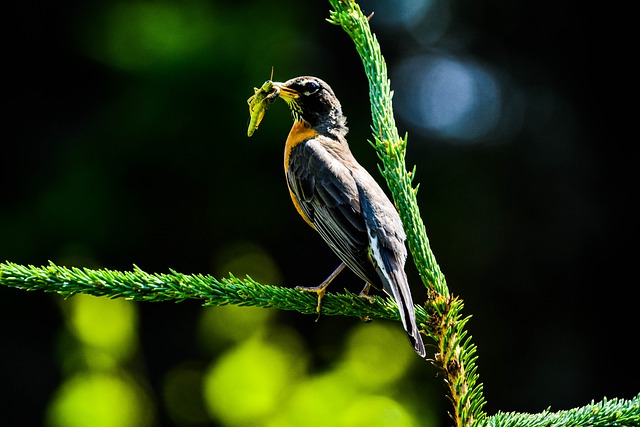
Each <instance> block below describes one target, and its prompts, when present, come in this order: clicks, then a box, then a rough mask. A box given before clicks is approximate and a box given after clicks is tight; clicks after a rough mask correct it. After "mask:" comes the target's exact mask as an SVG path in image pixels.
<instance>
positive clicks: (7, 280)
mask: <svg viewBox="0 0 640 427" xmlns="http://www.w3.org/2000/svg"><path fill="white" fill-rule="evenodd" d="M0 285H3V286H8V287H13V288H18V289H23V290H27V291H45V292H52V293H57V294H59V295H62V296H64V297H71V296H73V295H75V294H87V295H93V296H102V297H107V298H125V299H127V300H131V301H139V302H143V301H145V302H161V301H173V302H180V301H183V300H187V299H193V300H197V301H200V302H201V303H202V305H205V306H223V305H237V306H254V307H264V308H276V309H279V310H294V311H298V312H300V313H303V314H316V313H317V312H316V306H317V303H318V300H317V296H316V295H315V294H310V293H309V292H304V291H300V290H296V289H293V288H285V287H281V286H274V285H263V284H260V283H258V282H256V281H255V280H253V279H251V278H250V277H248V276H247V277H246V278H244V279H242V278H238V277H235V276H233V275H230V276H229V277H228V278H223V279H216V278H214V277H211V276H208V275H202V274H193V275H188V274H182V273H179V272H177V271H174V270H170V272H169V273H161V274H158V273H147V272H145V271H143V270H142V269H140V268H139V267H137V266H134V268H133V270H131V271H117V270H108V269H99V270H92V269H89V268H77V267H72V268H68V267H61V266H58V265H56V264H54V263H53V262H50V263H49V265H47V266H42V267H36V266H33V265H28V266H25V265H19V264H15V263H11V262H6V263H0ZM322 314H323V315H328V316H337V315H341V316H357V317H370V318H372V319H389V320H394V321H397V320H399V317H398V309H397V307H396V305H395V303H394V302H393V301H391V300H390V299H383V298H381V297H378V296H374V297H373V302H370V301H369V300H367V299H366V298H361V297H359V296H358V295H357V294H353V293H350V292H345V293H344V294H338V293H332V292H329V293H327V295H326V296H325V298H324V299H323V300H322ZM416 315H417V318H418V322H420V323H424V322H425V321H426V319H427V314H426V311H425V310H424V308H422V307H416Z"/></svg>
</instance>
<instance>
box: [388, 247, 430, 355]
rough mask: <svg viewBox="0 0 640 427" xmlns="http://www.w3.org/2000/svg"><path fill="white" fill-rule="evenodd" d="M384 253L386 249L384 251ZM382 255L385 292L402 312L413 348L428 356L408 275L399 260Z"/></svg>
mask: <svg viewBox="0 0 640 427" xmlns="http://www.w3.org/2000/svg"><path fill="white" fill-rule="evenodd" d="M383 251H384V249H383ZM380 255H382V256H381V258H382V261H383V265H378V267H384V268H380V270H379V275H380V276H381V278H382V281H383V283H384V290H385V292H386V293H387V294H389V296H390V297H392V298H393V299H394V300H395V302H396V304H397V305H398V311H399V312H400V319H401V320H402V325H403V326H404V330H405V331H407V334H408V335H409V340H410V341H411V344H413V348H414V349H415V351H416V353H418V354H419V355H420V357H425V356H426V354H427V353H426V350H425V348H424V343H423V342H422V337H421V336H420V330H419V329H418V325H417V324H416V313H415V308H414V306H413V298H411V289H410V288H409V282H408V280H407V275H406V273H405V272H404V266H402V265H400V264H399V263H398V260H397V259H395V257H393V256H386V254H380Z"/></svg>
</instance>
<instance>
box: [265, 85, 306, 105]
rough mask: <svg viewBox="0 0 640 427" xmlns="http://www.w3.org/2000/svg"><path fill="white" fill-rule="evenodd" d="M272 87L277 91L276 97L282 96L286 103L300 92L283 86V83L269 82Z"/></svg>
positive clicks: (297, 96)
mask: <svg viewBox="0 0 640 427" xmlns="http://www.w3.org/2000/svg"><path fill="white" fill-rule="evenodd" d="M271 84H272V85H273V87H274V89H275V90H276V91H277V92H278V95H276V96H278V97H280V98H282V99H283V100H284V101H285V102H286V103H287V104H288V103H290V102H291V101H293V100H295V99H298V98H300V94H299V93H298V92H296V91H295V90H293V89H289V88H288V87H286V86H284V83H279V82H271Z"/></svg>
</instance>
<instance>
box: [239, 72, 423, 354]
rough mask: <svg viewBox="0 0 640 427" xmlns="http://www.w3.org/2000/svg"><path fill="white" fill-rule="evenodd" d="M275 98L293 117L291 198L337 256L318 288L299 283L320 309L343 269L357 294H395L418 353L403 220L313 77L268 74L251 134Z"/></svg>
mask: <svg viewBox="0 0 640 427" xmlns="http://www.w3.org/2000/svg"><path fill="white" fill-rule="evenodd" d="M276 97H280V98H282V99H283V100H284V101H286V102H287V104H288V105H289V107H290V109H291V113H292V115H293V121H294V123H293V127H292V128H291V131H290V132H289V136H288V137H287V141H286V144H285V151H284V171H285V175H286V178H287V184H288V186H289V193H290V194H291V200H292V201H293V204H294V206H295V208H296V210H297V211H298V213H299V214H300V215H301V216H302V218H303V219H304V220H305V221H306V222H307V224H309V225H310V226H311V227H312V228H313V229H314V230H316V231H317V232H318V233H319V234H320V236H321V237H322V238H323V239H324V241H325V242H326V243H327V244H328V245H329V247H330V248H331V249H332V250H333V251H334V252H335V254H336V255H337V256H338V258H340V260H341V261H342V262H341V264H340V265H339V266H338V268H337V269H336V270H335V271H334V272H333V273H332V274H331V275H330V276H329V277H328V278H327V279H326V280H325V281H324V282H322V283H321V284H320V285H319V286H316V287H311V288H307V287H305V288H302V287H299V288H300V289H304V290H307V291H312V292H316V293H318V309H320V303H321V300H322V297H323V296H324V294H325V292H326V288H327V286H328V285H329V284H330V283H331V281H332V280H333V279H334V278H335V277H336V276H337V275H338V274H339V273H340V272H341V271H342V270H343V269H344V267H345V266H347V267H349V268H350V269H351V270H352V271H353V272H354V273H355V274H356V275H358V276H359V277H360V278H361V279H363V280H364V281H365V287H364V289H363V290H362V292H361V295H362V296H367V295H368V292H369V289H370V287H371V286H373V287H375V288H377V289H383V290H384V291H385V292H386V293H387V294H388V295H389V296H390V297H391V298H393V299H394V300H395V302H396V304H397V305H398V310H399V312H400V318H401V320H402V324H403V326H404V329H405V330H406V331H407V334H408V335H409V339H410V340H411V343H412V344H413V347H414V349H415V351H416V352H417V353H418V354H419V355H420V356H422V357H424V356H425V354H426V353H425V348H424V344H423V342H422V338H421V337H420V332H419V330H418V327H417V325H416V317H415V311H414V306H413V300H412V298H411V290H410V288H409V283H408V281H407V275H406V274H405V271H404V265H405V261H406V259H407V250H406V247H405V239H406V236H405V233H404V230H403V228H402V222H401V221H400V216H399V215H398V212H397V211H396V209H395V207H394V205H393V204H392V203H391V201H390V200H389V198H388V197H387V196H386V195H385V193H384V191H382V188H380V186H379V185H378V183H377V182H376V181H375V180H374V179H373V177H372V176H371V175H370V174H369V173H368V172H367V171H366V170H365V169H364V168H363V167H362V166H361V165H360V164H359V163H358V162H357V161H356V159H355V158H354V157H353V154H352V153H351V150H350V149H349V145H348V144H347V140H346V134H347V131H348V129H347V126H346V117H345V116H344V115H343V114H342V107H341V106H340V102H339V101H338V99H337V98H336V96H335V94H334V93H333V90H332V89H331V87H330V86H329V85H328V84H327V83H325V82H324V81H322V80H320V79H319V78H317V77H309V76H305V77H296V78H293V79H291V80H288V81H286V82H284V83H278V82H272V81H271V80H268V81H267V82H265V84H264V85H263V87H262V88H261V89H260V90H258V89H256V95H254V96H253V97H252V98H250V100H249V101H255V102H258V107H259V108H260V111H257V112H256V113H257V114H256V116H259V117H258V118H257V121H255V120H252V125H250V129H249V135H251V134H252V133H253V130H255V127H257V124H258V123H259V121H260V120H261V119H262V115H263V114H264V109H266V107H267V106H268V104H269V103H271V102H273V101H274V100H275V98H276ZM250 106H251V107H254V105H253V104H251V103H250ZM252 113H253V111H252ZM252 115H253V114H252ZM254 122H255V123H254ZM254 124H255V127H254Z"/></svg>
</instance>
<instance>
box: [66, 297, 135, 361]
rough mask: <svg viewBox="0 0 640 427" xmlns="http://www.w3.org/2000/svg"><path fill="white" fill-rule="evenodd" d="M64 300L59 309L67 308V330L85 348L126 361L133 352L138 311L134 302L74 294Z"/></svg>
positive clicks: (89, 352) (116, 359)
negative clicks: (72, 296)
mask: <svg viewBox="0 0 640 427" xmlns="http://www.w3.org/2000/svg"><path fill="white" fill-rule="evenodd" d="M68 303H69V304H66V303H65V305H63V308H64V309H68V310H69V314H70V315H69V322H70V326H71V328H70V329H71V331H72V332H73V334H74V335H75V336H76V338H77V339H78V340H79V341H81V342H82V343H83V344H84V345H86V346H87V348H88V350H97V352H96V353H102V354H104V355H106V356H108V357H111V358H113V359H114V361H124V360H127V359H129V358H130V357H131V356H132V355H133V354H134V353H135V351H136V350H137V347H138V340H137V326H138V312H137V307H136V305H135V304H134V303H132V302H130V301H126V300H123V299H114V300H111V299H106V298H99V297H93V296H88V295H77V296H75V297H74V298H73V299H72V300H70V301H68ZM91 354H92V352H91V351H88V352H87V355H91ZM89 362H90V361H89Z"/></svg>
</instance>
